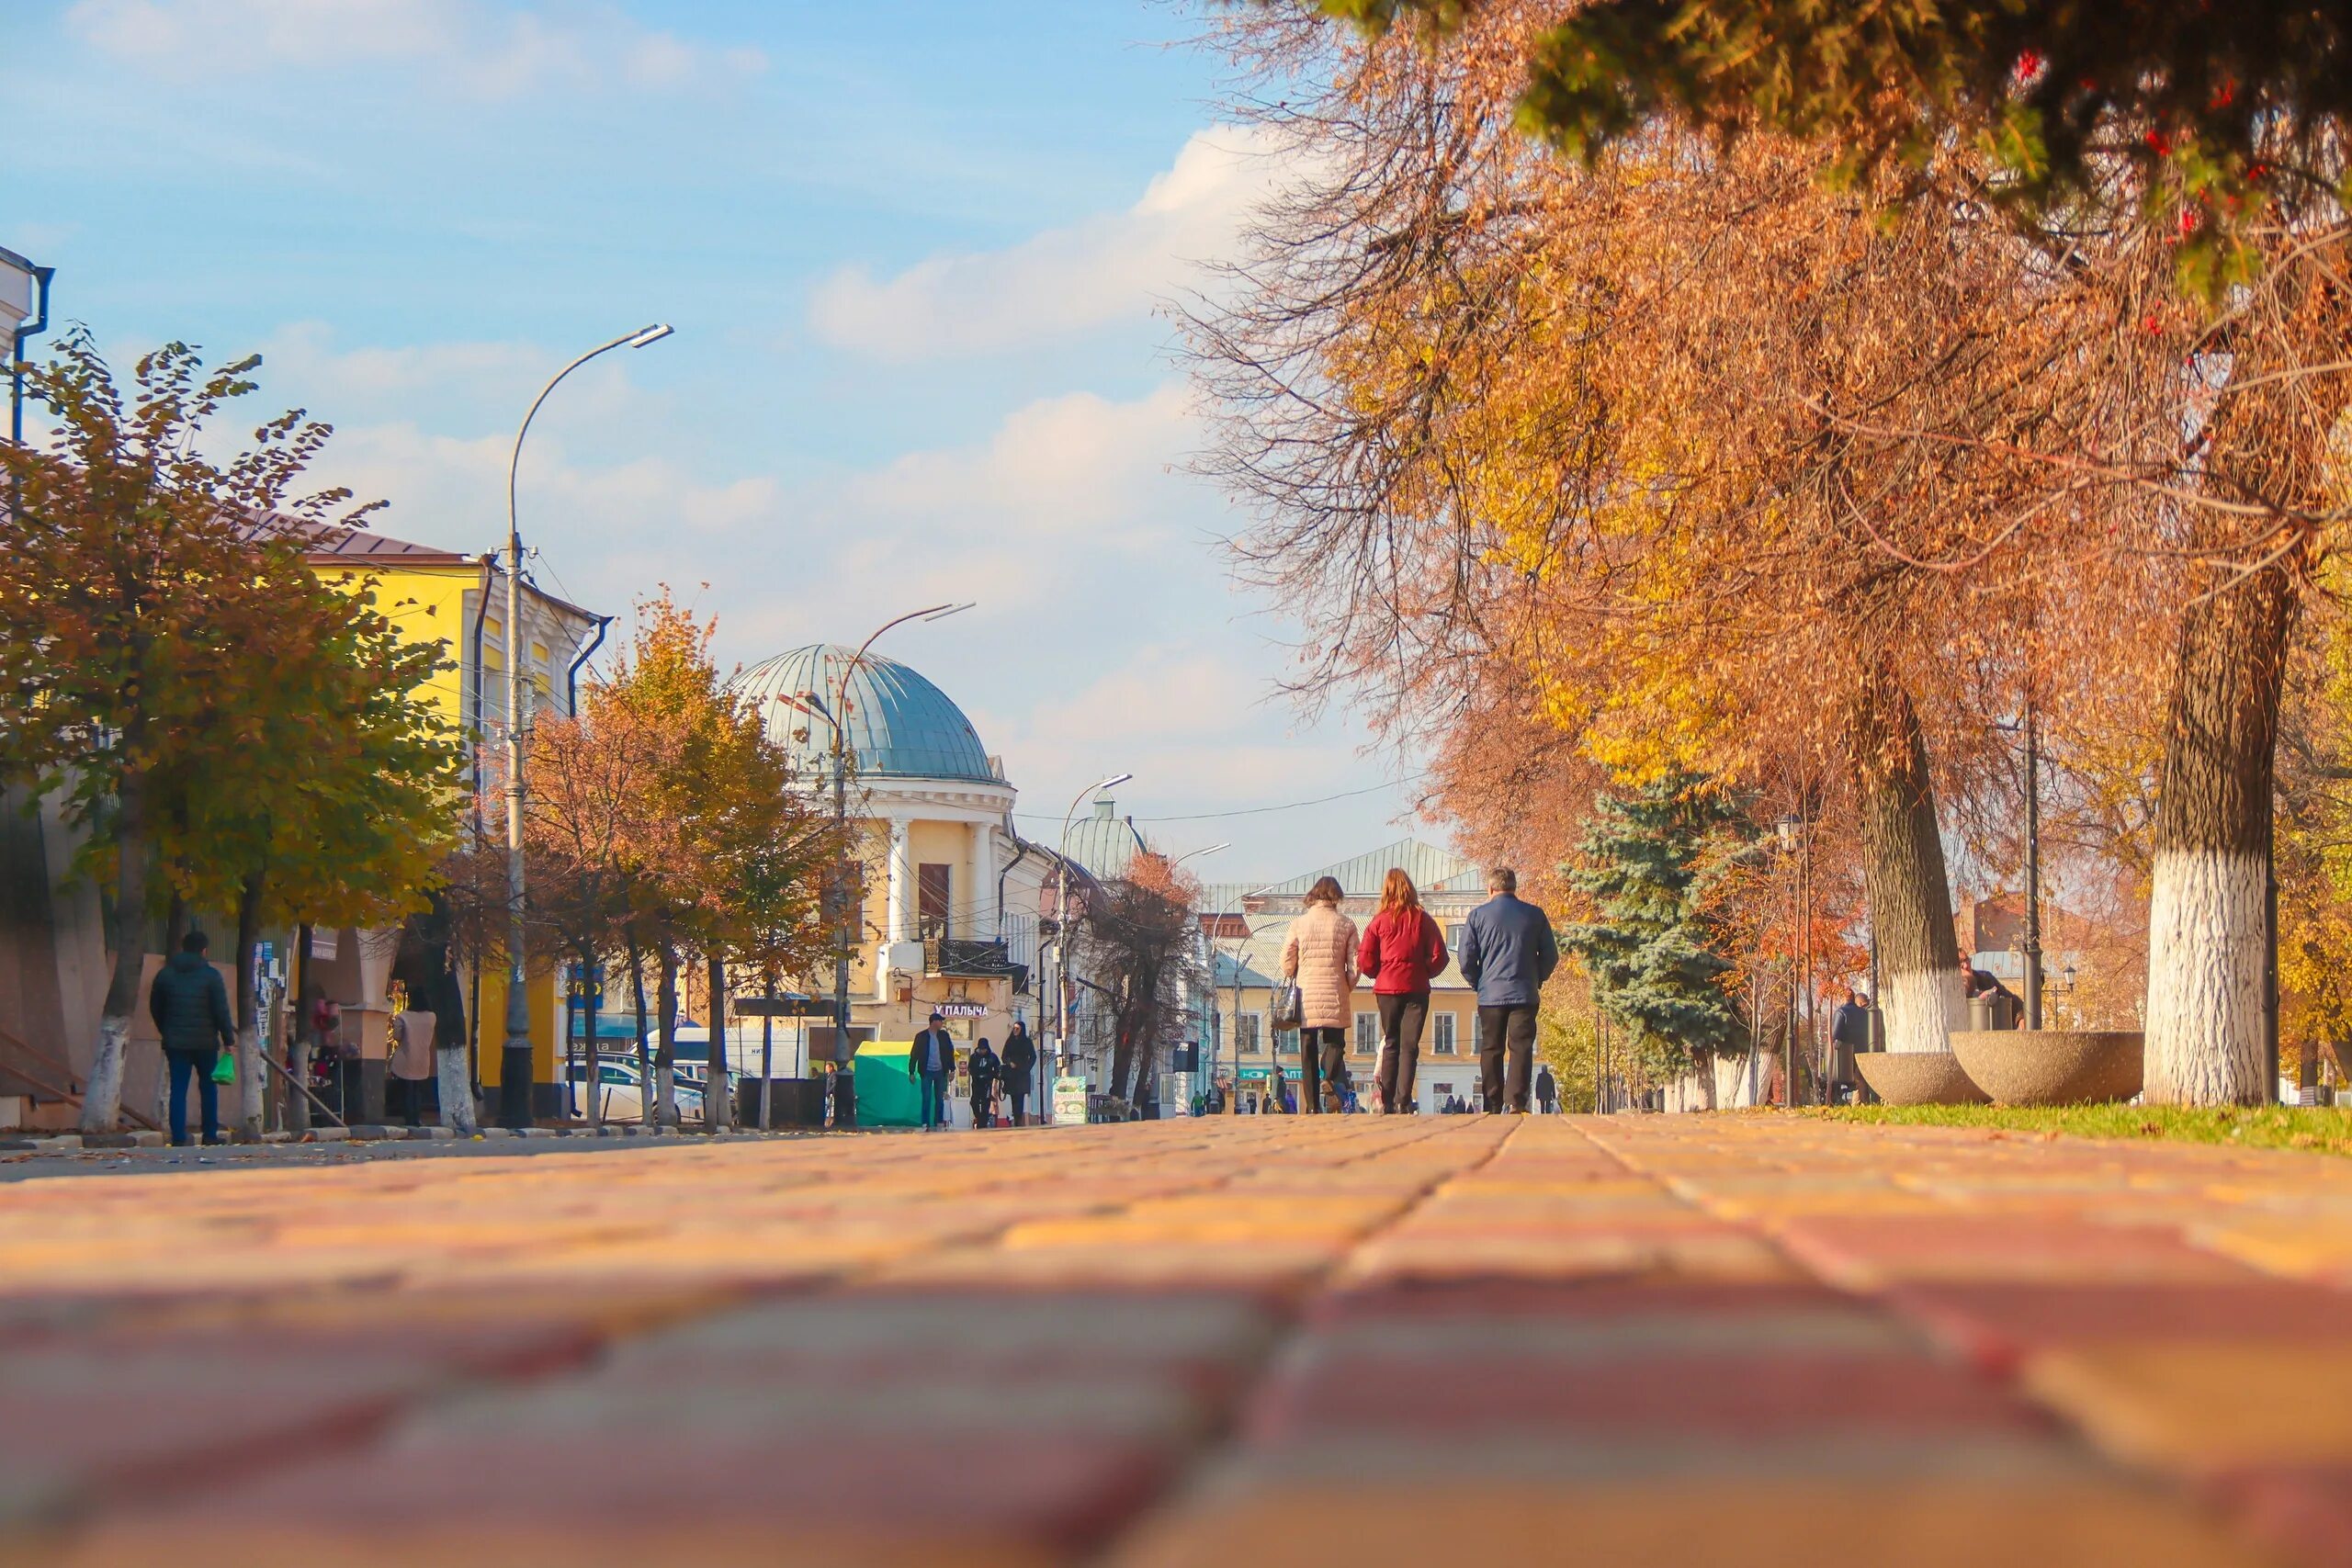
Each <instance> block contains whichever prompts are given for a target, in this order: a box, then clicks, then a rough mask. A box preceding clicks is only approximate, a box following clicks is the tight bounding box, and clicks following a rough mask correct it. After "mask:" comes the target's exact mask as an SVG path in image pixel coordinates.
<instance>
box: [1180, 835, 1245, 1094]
mask: <svg viewBox="0 0 2352 1568" xmlns="http://www.w3.org/2000/svg"><path fill="white" fill-rule="evenodd" d="M1232 847H1233V844H1232V841H1231V840H1227V841H1226V842H1224V843H1218V844H1210V845H1207V846H1205V847H1204V848H1202V849H1197V850H1186V851H1185V852H1183V853H1182V854H1181V855H1178V856H1177V857H1176V858H1175V859H1174V860H1171V861H1170V862H1169V863H1168V871H1169V875H1170V880H1171V881H1172V880H1173V878H1174V875H1175V872H1176V868H1177V867H1178V866H1180V865H1182V864H1183V863H1185V862H1186V861H1188V860H1196V859H1198V858H1199V857H1200V856H1202V855H1213V854H1216V852H1218V851H1219V850H1229V849H1231V848H1232ZM1199 919H1200V912H1199V911H1198V910H1195V911H1193V920H1194V923H1195V924H1196V925H1197V924H1198V922H1199ZM1204 934H1205V933H1204ZM1203 945H1204V947H1205V946H1206V945H1207V944H1206V942H1204V943H1203ZM1206 994H1207V997H1208V1005H1207V1007H1205V1008H1204V1009H1203V1010H1202V1011H1201V1013H1200V1014H1199V1015H1198V1016H1197V1017H1195V1018H1194V1020H1193V1077H1195V1078H1198V1079H1200V1080H1201V1081H1202V1082H1203V1083H1204V1084H1205V1083H1207V1082H1209V1081H1211V1073H1210V1070H1209V1069H1208V1068H1207V1067H1204V1066H1202V1063H1203V1061H1204V1058H1205V1057H1206V1053H1207V1050H1208V1043H1209V1039H1208V1037H1209V1028H1210V1025H1209V1020H1210V1019H1211V1018H1213V1017H1215V1016H1216V962H1215V960H1211V962H1210V965H1209V973H1208V986H1207V992H1206ZM1204 1102H1205V1091H1204Z"/></svg>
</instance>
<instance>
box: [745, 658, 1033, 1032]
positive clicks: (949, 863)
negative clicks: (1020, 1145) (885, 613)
mask: <svg viewBox="0 0 2352 1568" xmlns="http://www.w3.org/2000/svg"><path fill="white" fill-rule="evenodd" d="M735 689H736V690H737V691H738V692H739V693H741V694H742V695H743V696H744V697H745V698H746V699H748V700H749V701H750V703H751V704H752V705H753V707H754V709H755V711H756V712H758V713H759V715H760V716H761V718H762V720H763V723H764V725H765V727H766V728H767V732H768V735H769V737H770V739H773V740H775V742H776V743H778V744H779V745H781V746H783V747H785V748H786V750H789V751H790V752H791V753H792V755H793V757H794V760H795V761H796V764H797V768H798V770H799V774H800V777H801V779H802V781H803V783H804V784H805V785H806V787H808V788H809V789H810V790H812V791H830V789H831V786H832V780H833V770H834V742H835V733H834V728H833V727H834V726H835V725H839V726H840V739H841V740H842V745H843V750H845V752H846V761H847V795H848V810H849V814H850V816H851V817H852V818H854V819H855V820H856V821H857V822H858V823H860V824H861V825H862V827H863V829H864V837H863V841H862V847H861V849H860V851H859V856H858V858H859V863H860V870H861V873H862V875H861V877H860V878H859V882H860V886H859V888H858V890H857V895H856V899H855V903H854V908H853V909H852V911H851V922H850V923H851V930H852V933H853V934H852V940H851V955H852V966H851V977H850V985H851V1001H852V1007H851V1021H852V1024H853V1026H856V1025H864V1026H866V1027H868V1028H870V1029H872V1030H873V1034H872V1036H871V1038H872V1039H873V1040H874V1041H875V1042H876V1043H877V1044H880V1045H884V1046H887V1045H888V1043H893V1042H899V1041H906V1040H910V1039H911V1038H912V1037H913V1036H914V1034H915V1032H917V1031H918V1030H920V1029H921V1028H922V1026H923V1023H924V1021H925V1020H926V1019H927V1018H928V1016H929V1015H930V1013H931V1012H932V1011H933V1010H934V1009H936V1010H940V1011H942V1012H944V1013H946V1014H947V1015H948V1021H949V1027H950V1028H951V1029H952V1030H953V1031H954V1032H955V1033H956V1035H957V1036H958V1037H959V1038H961V1039H964V1040H967V1041H968V1040H973V1039H977V1038H979V1037H982V1036H985V1037H987V1038H988V1039H989V1040H990V1041H992V1042H996V1043H1002V1041H1003V1039H1004V1037H1005V1035H1006V1034H1007V1033H1008V1032H1010V1031H1011V1028H1012V1021H1013V1018H1014V1016H1015V1015H1016V1014H1018V1015H1020V1016H1023V1017H1025V1018H1027V1019H1028V1020H1029V1021H1030V1023H1031V1028H1032V1029H1033V1031H1035V1030H1036V1029H1037V1027H1038V1024H1037V998H1036V997H1035V976H1036V973H1037V956H1038V954H1037V939H1038V929H1039V918H1038V916H1039V909H1040V890H1041V888H1042V887H1043V886H1044V885H1045V883H1046V881H1047V880H1048V879H1049V878H1050V877H1051V876H1052V874H1053V870H1054V863H1053V857H1052V854H1051V852H1049V851H1047V850H1045V849H1043V848H1042V847H1040V846H1037V845H1033V844H1028V843H1025V842H1023V840H1021V839H1020V838H1019V836H1018V835H1017V834H1016V833H1015V832H1014V831H1013V829H1012V807H1013V802H1014V800H1015V799H1016V798H1017V792H1016V791H1015V789H1014V788H1013V786H1012V783H1011V781H1009V780H1008V779H1006V777H1005V776H1004V767H1003V763H1002V762H1001V760H999V759H998V758H996V757H994V756H991V755H990V754H989V750H988V748H987V747H986V746H985V745H983V744H982V743H981V740H980V737H979V733H978V730H976V729H975V728H973V726H972V721H971V720H970V719H969V718H968V717H967V716H965V714H964V711H963V709H961V708H959V707H957V706H956V703H955V702H954V700H953V699H951V698H950V697H949V696H948V695H947V694H946V693H944V692H943V691H941V690H940V689H939V687H937V686H936V685H934V684H933V683H932V682H931V681H930V680H928V679H927V678H925V677H924V676H923V675H922V674H921V673H919V672H918V671H914V670H912V669H910V668H909V667H908V666H906V665H904V664H901V663H899V661H898V660H894V659H888V658H885V657H883V656H881V655H879V654H876V653H873V652H871V651H869V652H867V653H866V654H865V656H864V657H863V658H860V657H859V656H858V654H857V653H856V651H855V650H854V649H847V648H841V647H837V646H834V645H831V644H820V645H816V646H812V647H809V648H799V649H793V650H791V651H790V652H788V653H782V654H778V655H777V656H776V657H775V658H774V659H770V660H766V661H765V662H763V663H761V664H757V665H754V666H753V667H752V668H751V669H749V670H746V671H744V672H743V673H742V674H741V676H739V677H738V678H737V679H736V682H735ZM803 981H804V984H805V986H806V987H807V989H809V991H810V992H811V993H812V994H815V995H818V996H830V995H831V991H832V976H831V974H820V975H811V976H804V977H803Z"/></svg>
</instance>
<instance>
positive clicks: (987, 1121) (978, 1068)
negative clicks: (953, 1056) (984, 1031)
mask: <svg viewBox="0 0 2352 1568" xmlns="http://www.w3.org/2000/svg"><path fill="white" fill-rule="evenodd" d="M1003 1067H1004V1065H1003V1064H1002V1063H1001V1062H1000V1061H999V1060H998V1059H997V1055H996V1053H995V1052H994V1051H992V1050H990V1049H989V1042H988V1036H986V1035H982V1036H981V1037H980V1043H978V1044H977V1045H975V1046H973V1047H972V1055H971V1058H970V1059H969V1060H968V1061H967V1062H966V1063H965V1064H964V1068H965V1071H967V1072H968V1073H970V1074H971V1075H972V1125H973V1126H975V1127H993V1126H995V1125H996V1088H997V1083H998V1080H999V1078H1000V1077H1001V1076H1002V1073H1003Z"/></svg>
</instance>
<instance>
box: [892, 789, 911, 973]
mask: <svg viewBox="0 0 2352 1568" xmlns="http://www.w3.org/2000/svg"><path fill="white" fill-rule="evenodd" d="M914 897H915V868H914V860H913V852H912V851H911V850H910V848H909V847H908V843H907V821H906V818H903V817H893V818H890V919H889V925H888V931H889V933H890V942H891V944H892V945H893V946H895V945H897V944H898V943H899V942H905V941H908V940H909V934H908V933H909V932H910V931H911V930H912V929H913V926H914Z"/></svg>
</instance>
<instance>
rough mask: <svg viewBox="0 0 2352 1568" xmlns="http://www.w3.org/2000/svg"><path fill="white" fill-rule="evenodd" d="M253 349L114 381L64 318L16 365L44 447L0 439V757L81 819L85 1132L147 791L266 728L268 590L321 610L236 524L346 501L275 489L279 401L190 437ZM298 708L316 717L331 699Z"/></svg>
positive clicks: (282, 433)
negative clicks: (56, 332) (94, 917)
mask: <svg viewBox="0 0 2352 1568" xmlns="http://www.w3.org/2000/svg"><path fill="white" fill-rule="evenodd" d="M258 364H259V359H258V357H257V356H254V357H247V358H244V359H241V360H236V361H233V362H232V363H230V364H227V365H222V366H220V367H212V368H207V367H206V366H205V364H204V362H203V360H202V359H201V357H200V356H199V355H198V352H197V351H196V350H195V349H192V348H190V347H188V346H187V345H186V344H167V345H165V346H164V347H163V348H161V349H158V350H156V351H155V352H154V353H153V354H150V355H145V356H144V357H142V358H141V360H140V361H139V364H138V367H137V369H136V371H135V373H134V377H133V380H132V382H131V384H130V387H128V388H125V387H123V386H122V385H120V384H119V382H118V381H117V379H116V378H115V376H114V374H113V372H112V371H111V370H110V369H109V367H107V363H106V361H105V359H104V358H103V357H102V356H101V355H99V353H98V350H97V347H96V344H95V343H94V342H93V340H92V338H91V336H90V334H89V333H88V331H87V330H86V329H76V330H75V331H74V332H72V333H68V334H67V336H66V337H65V338H64V339H63V340H62V343H61V344H60V346H59V350H58V354H57V356H56V358H55V359H54V360H53V361H52V362H51V364H49V365H47V366H45V367H37V368H35V369H34V370H33V371H32V372H31V374H30V377H29V390H30V391H31V392H32V393H33V395H34V396H35V397H36V398H38V399H39V400H40V401H41V402H43V403H44V404H46V405H47V406H48V407H49V408H50V409H51V411H52V412H54V413H55V415H56V416H57V420H58V423H57V426H56V429H55V431H54V434H53V438H52V441H51V445H50V446H49V447H48V448H46V449H36V448H33V447H29V446H24V447H17V446H10V447H5V448H0V464H5V467H6V482H7V484H8V486H9V490H10V496H11V504H10V507H9V509H8V512H7V513H6V548H5V549H0V776H5V777H6V778H7V779H8V780H9V781H10V782H13V783H23V784H29V785H31V786H32V787H33V788H34V789H35V790H36V791H40V792H54V793H55V794H57V795H59V796H60V797H61V798H62V801H63V803H64V806H65V809H66V812H67V816H68V818H69V820H71V821H73V822H74V823H75V824H76V825H77V826H78V827H80V828H81V829H84V830H85V833H86V835H87V837H86V839H85V842H84V845H83V847H82V850H81V851H80V853H79V856H78V859H77V866H78V868H79V869H80V870H81V872H83V873H84V874H89V875H92V876H94V877H98V878H101V879H103V882H104V884H105V885H106V886H107V892H108V897H107V901H106V903H107V944H108V947H109V950H110V953H111V964H112V967H111V971H110V975H109V978H108V981H107V991H106V997H105V1001H104V1004H103V1007H102V1009H101V1018H100V1023H99V1030H98V1039H97V1042H96V1047H95V1050H94V1052H93V1055H92V1060H91V1066H90V1070H89V1074H88V1078H87V1087H86V1090H85V1098H84V1101H83V1110H82V1125H83V1127H84V1129H85V1131H88V1132H106V1131H110V1130H112V1129H113V1127H114V1125H115V1122H116V1117H117V1112H118V1110H119V1102H120V1096H121V1087H122V1066H123V1045H124V1041H125V1039H126V1038H127V1036H128V1034H129V1032H130V1017H131V1011H132V1009H133V1008H134V1007H135V1006H137V1004H138V1001H139V997H138V988H139V980H140V975H141V967H142V964H143V960H144V958H145V955H146V953H147V948H148V940H147V938H148V928H149V921H150V920H151V919H152V918H153V915H154V913H155V911H156V907H157V905H158V903H159V901H160V893H161V887H162V879H160V878H158V876H157V875H156V866H155V852H156V844H157V840H158V836H159V834H161V833H162V832H163V831H164V829H165V827H166V824H167V822H168V820H169V817H170V811H171V806H172V802H171V800H170V799H169V798H167V797H166V792H167V791H169V790H170V789H171V788H173V787H174V786H175V784H178V785H180V786H182V787H188V786H196V787H202V781H206V780H209V779H211V778H213V777H215V776H220V777H224V778H227V777H244V776H249V775H247V774H245V773H243V771H242V765H243V761H244V760H245V759H244V758H243V757H241V755H240V752H241V750H243V749H244V748H248V747H250V746H251V745H252V744H253V743H254V741H256V740H257V739H263V738H264V737H265V736H269V737H277V738H282V737H283V736H284V735H285V734H286V733H287V731H286V729H285V728H284V727H283V725H284V721H286V720H287V719H288V717H289V715H290V710H288V709H285V708H284V707H283V706H282V705H283V704H285V703H287V702H288V697H287V696H286V695H285V689H284V687H283V686H281V684H280V682H278V681H277V679H275V678H273V679H269V680H259V679H256V671H255V670H254V665H253V663H252V662H251V661H250V660H249V659H248V657H247V652H246V650H247V649H250V648H253V647H254V646H268V645H269V639H270V637H271V636H272V628H271V626H270V625H269V623H270V621H271V619H272V617H274V616H275V615H277V611H278V606H279V605H280V604H298V605H302V604H307V605H310V606H311V610H312V611H313V612H323V611H324V609H325V607H324V606H323V605H322V604H321V603H320V602H318V601H315V600H314V599H312V597H311V595H312V594H313V593H314V592H315V584H314V583H312V582H311V578H310V573H309V571H308V569H307V568H306V567H305V565H304V564H303V561H302V558H301V556H300V551H299V549H298V548H297V547H296V546H295V545H294V544H293V543H292V542H291V540H290V538H288V537H287V536H283V535H279V536H268V537H264V538H260V539H256V538H255V537H254V536H253V529H254V525H255V523H256V522H257V521H260V520H265V519H277V520H283V521H284V522H286V523H288V524H291V525H303V524H312V525H316V524H322V523H324V522H326V521H328V520H329V519H330V517H331V516H333V515H334V514H335V513H337V511H338V509H339V508H343V507H344V506H345V502H348V500H349V497H348V495H347V493H346V492H345V491H322V492H319V493H316V494H311V495H298V494H297V493H296V487H297V485H298V484H299V483H300V480H301V478H302V474H303V470H304V468H305V467H306V466H307V465H308V463H309V462H310V461H311V458H312V457H314V456H315V455H316V454H317V452H318V450H319V448H320V446H322V443H323V442H324V441H325V440H326V437H327V434H328V427H327V426H325V425H323V424H321V423H317V422H315V421H311V420H309V419H307V418H305V417H304V415H303V414H302V413H301V412H300V411H296V412H288V413H285V414H282V415H279V416H278V417H277V418H275V419H272V420H270V421H268V422H266V423H264V424H262V425H261V426H260V427H259V428H257V429H256V430H255V431H254V433H253V436H252V440H251V443H250V445H248V446H246V447H245V448H244V449H243V451H241V452H239V453H238V454H237V455H235V456H234V457H230V458H228V459H227V460H226V461H225V462H222V461H215V460H214V459H213V458H212V457H209V456H208V455H207V453H208V448H209V447H211V446H213V445H214V443H213V441H212V440H211V436H212V433H213V426H214V425H215V423H217V420H218V418H219V417H220V415H222V414H223V412H224V411H226V410H227V409H228V408H230V407H231V406H232V405H233V404H234V403H235V402H236V401H237V400H240V399H242V398H243V397H245V396H247V395H249V394H250V393H252V392H253V391H254V389H255V386H254V382H253V381H252V380H251V379H250V374H251V372H252V371H253V369H254V367H256V366H257V365H258ZM364 510H365V509H359V511H356V512H348V513H344V520H345V521H350V520H352V519H354V518H356V516H358V515H360V514H361V513H364ZM297 618H298V619H300V618H301V614H300V612H298V614H297ZM328 618H330V619H331V617H328ZM360 636H361V640H362V641H365V640H366V636H365V634H364V633H362V634H360ZM273 709H276V710H277V711H276V712H275V713H274V712H273ZM311 717H312V718H314V719H315V721H316V722H317V723H318V724H319V725H321V726H329V725H332V724H334V723H335V722H337V721H338V719H339V717H340V716H339V715H337V714H335V713H333V712H328V713H321V714H316V715H313V716H311ZM297 722H299V720H298V721H297ZM313 739H316V736H315V732H314V733H313ZM216 769H217V770H219V772H218V773H217V775H216Z"/></svg>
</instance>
